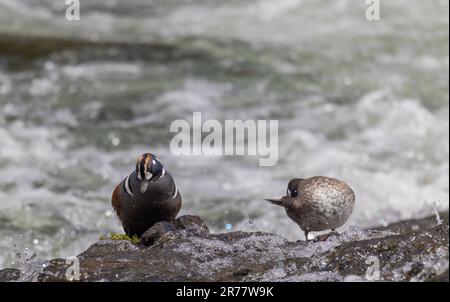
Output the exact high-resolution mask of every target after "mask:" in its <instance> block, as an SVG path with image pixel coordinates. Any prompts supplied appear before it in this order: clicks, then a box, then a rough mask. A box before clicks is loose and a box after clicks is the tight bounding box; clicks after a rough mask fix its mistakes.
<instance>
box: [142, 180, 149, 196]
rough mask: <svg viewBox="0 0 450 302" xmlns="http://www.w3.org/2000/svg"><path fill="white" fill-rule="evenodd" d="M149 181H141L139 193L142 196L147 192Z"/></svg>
mask: <svg viewBox="0 0 450 302" xmlns="http://www.w3.org/2000/svg"><path fill="white" fill-rule="evenodd" d="M148 183H149V181H148V180H146V179H143V180H141V193H142V194H144V193H145V191H147V188H148Z"/></svg>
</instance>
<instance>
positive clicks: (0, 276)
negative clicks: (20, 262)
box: [0, 268, 20, 282]
mask: <svg viewBox="0 0 450 302" xmlns="http://www.w3.org/2000/svg"><path fill="white" fill-rule="evenodd" d="M19 277H20V270H18V269H15V268H5V269H2V270H0V282H7V281H16V280H17V279H19Z"/></svg>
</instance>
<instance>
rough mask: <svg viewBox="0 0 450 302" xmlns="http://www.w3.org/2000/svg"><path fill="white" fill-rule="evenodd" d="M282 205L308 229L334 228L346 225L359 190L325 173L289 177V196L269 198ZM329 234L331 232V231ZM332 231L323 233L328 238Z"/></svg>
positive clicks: (306, 236)
mask: <svg viewBox="0 0 450 302" xmlns="http://www.w3.org/2000/svg"><path fill="white" fill-rule="evenodd" d="M266 200H267V201H270V202H271V203H273V204H275V205H278V206H282V207H284V208H285V209H286V213H287V215H288V216H289V218H291V219H292V220H294V221H295V222H296V223H297V224H298V225H299V226H300V228H301V229H302V230H303V231H304V233H305V238H306V240H308V233H309V232H311V231H325V230H329V229H331V230H332V233H330V234H333V233H336V232H335V229H336V228H338V227H340V226H342V225H343V224H344V223H345V222H346V221H347V219H348V218H349V217H350V214H351V213H352V211H353V207H354V205H355V194H354V192H353V190H352V189H351V188H350V187H349V186H348V185H347V184H346V183H345V182H343V181H340V180H338V179H335V178H329V177H325V176H315V177H311V178H306V179H301V178H294V179H291V180H290V181H289V184H288V188H287V192H286V196H284V197H282V198H281V199H266ZM330 234H328V235H330ZM328 235H326V236H321V237H319V240H326V238H328Z"/></svg>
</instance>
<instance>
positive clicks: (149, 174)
mask: <svg viewBox="0 0 450 302" xmlns="http://www.w3.org/2000/svg"><path fill="white" fill-rule="evenodd" d="M144 174H145V179H146V180H150V179H152V177H153V174H152V173H151V172H149V171H145V172H144Z"/></svg>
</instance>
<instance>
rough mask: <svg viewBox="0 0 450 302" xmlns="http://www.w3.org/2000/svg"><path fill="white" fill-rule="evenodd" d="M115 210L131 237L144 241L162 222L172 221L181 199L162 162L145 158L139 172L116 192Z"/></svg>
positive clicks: (117, 188)
mask: <svg viewBox="0 0 450 302" xmlns="http://www.w3.org/2000/svg"><path fill="white" fill-rule="evenodd" d="M111 201H112V206H113V208H114V210H115V211H116V213H117V216H118V217H119V219H120V221H121V223H122V226H123V229H124V230H125V233H126V234H127V235H128V236H130V237H131V236H134V235H136V236H138V237H140V236H141V235H142V234H143V233H144V232H145V231H146V230H147V229H149V228H150V227H151V226H152V225H154V224H155V223H157V222H159V221H172V220H174V219H175V217H176V216H177V214H178V211H179V210H180V208H181V195H180V192H179V191H178V189H177V186H176V185H175V182H174V180H173V178H172V175H170V173H169V172H167V171H166V170H165V169H164V167H163V165H162V164H161V162H160V161H159V160H158V159H157V158H156V156H155V155H153V154H151V153H145V154H143V155H141V156H140V157H139V159H138V161H137V163H136V169H135V170H133V171H131V173H130V174H129V175H128V176H127V177H126V178H125V179H124V180H123V181H122V182H121V183H120V184H119V185H118V186H117V187H116V188H115V189H114V192H113V194H112V198H111Z"/></svg>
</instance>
